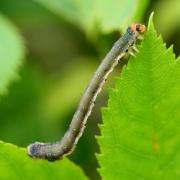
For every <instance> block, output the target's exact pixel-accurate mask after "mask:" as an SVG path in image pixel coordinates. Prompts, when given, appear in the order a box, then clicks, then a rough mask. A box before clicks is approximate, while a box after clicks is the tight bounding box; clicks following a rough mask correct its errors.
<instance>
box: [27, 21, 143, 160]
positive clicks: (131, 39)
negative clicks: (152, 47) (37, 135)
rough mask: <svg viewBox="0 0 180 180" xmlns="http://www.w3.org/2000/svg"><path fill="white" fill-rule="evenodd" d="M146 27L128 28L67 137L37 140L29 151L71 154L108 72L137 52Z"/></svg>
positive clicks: (94, 81)
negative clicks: (127, 56)
mask: <svg viewBox="0 0 180 180" xmlns="http://www.w3.org/2000/svg"><path fill="white" fill-rule="evenodd" d="M145 30H146V27H145V26H144V25H142V24H132V25H131V26H129V27H128V28H127V31H126V33H125V34H124V35H123V36H122V37H121V38H119V39H118V40H117V41H116V43H115V44H114V45H113V47H112V49H111V50H110V52H109V53H108V54H107V55H106V56H105V58H104V59H103V61H102V62H101V64H100V66H99V67H98V69H97V71H96V72H95V74H94V76H93V78H92V80H91V82H90V83H89V86H88V87H87V89H86V90H85V92H84V95H83V96H82V98H81V100H80V103H79V106H78V108H77V111H76V112H75V114H74V116H73V118H72V121H71V124H70V126H69V129H68V130H67V131H66V133H65V135H64V137H63V138H62V139H61V141H58V142H56V143H39V142H35V143H34V144H30V145H29V146H28V154H29V155H30V156H31V157H35V158H40V159H48V160H56V159H60V158H62V157H64V156H67V155H69V154H71V152H72V151H73V150H74V148H75V146H76V144H77V142H78V140H79V138H80V137H81V135H82V133H83V131H84V129H85V125H86V122H87V118H88V117H89V115H90V114H91V111H92V108H93V106H94V102H95V100H96V97H97V95H98V94H99V92H100V91H101V89H102V86H103V85H104V83H105V81H106V79H107V77H108V75H109V74H110V73H111V72H112V71H113V69H114V67H115V66H116V65H117V64H118V61H119V60H120V59H121V58H122V57H123V56H124V55H125V54H126V52H128V51H129V53H130V54H131V55H134V54H133V52H132V50H134V51H138V50H137V48H136V47H135V45H134V44H135V42H136V40H137V39H141V37H142V36H141V34H143V33H144V32H145Z"/></svg>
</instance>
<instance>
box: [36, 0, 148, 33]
mask: <svg viewBox="0 0 180 180" xmlns="http://www.w3.org/2000/svg"><path fill="white" fill-rule="evenodd" d="M35 1H37V2H40V3H41V4H43V5H45V6H46V7H47V8H49V9H50V10H52V11H53V12H55V13H56V14H58V15H60V16H64V17H65V18H66V19H67V20H69V21H71V22H72V23H74V24H76V25H79V26H80V27H81V28H82V29H83V30H85V31H86V32H87V33H88V34H89V33H95V32H96V31H97V28H99V30H100V31H102V32H104V33H109V32H112V31H115V30H118V31H119V30H122V29H123V28H124V27H127V25H129V24H130V23H131V22H132V21H140V20H141V18H142V16H143V14H144V12H145V9H146V7H147V4H148V2H149V0H144V1H140V0H137V1H134V0H128V1H127V0H119V1H117V0H112V1H109V0H98V1H96V0H78V1H74V0H35Z"/></svg>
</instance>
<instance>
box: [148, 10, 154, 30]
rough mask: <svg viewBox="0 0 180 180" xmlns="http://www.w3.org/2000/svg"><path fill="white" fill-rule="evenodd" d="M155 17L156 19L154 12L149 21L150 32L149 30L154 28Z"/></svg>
mask: <svg viewBox="0 0 180 180" xmlns="http://www.w3.org/2000/svg"><path fill="white" fill-rule="evenodd" d="M153 17H154V12H152V13H151V14H150V17H149V21H148V30H149V29H150V28H152V27H154V24H153Z"/></svg>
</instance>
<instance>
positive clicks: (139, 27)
mask: <svg viewBox="0 0 180 180" xmlns="http://www.w3.org/2000/svg"><path fill="white" fill-rule="evenodd" d="M130 27H131V29H132V30H133V31H137V32H139V33H144V32H145V31H146V26H145V25H144V24H138V23H135V24H132V25H131V26H130Z"/></svg>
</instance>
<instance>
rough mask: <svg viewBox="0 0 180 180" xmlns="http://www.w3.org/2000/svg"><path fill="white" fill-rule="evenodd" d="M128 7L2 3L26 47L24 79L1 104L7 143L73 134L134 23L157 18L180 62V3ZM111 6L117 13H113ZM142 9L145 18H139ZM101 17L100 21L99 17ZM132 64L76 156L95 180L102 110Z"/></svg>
mask: <svg viewBox="0 0 180 180" xmlns="http://www.w3.org/2000/svg"><path fill="white" fill-rule="evenodd" d="M97 1H98V0H97ZM126 1H127V2H128V3H129V4H128V5H127V6H125V4H123V2H124V1H123V0H119V1H117V0H112V1H110V0H109V1H107V0H106V1H102V0H101V1H99V2H98V4H99V5H101V3H102V4H103V5H104V11H100V10H101V9H98V8H97V9H96V8H95V7H97V6H98V5H97V6H94V7H93V6H91V5H92V3H90V2H91V1H88V0H86V1H80V0H79V1H73V0H62V1H61V0H59V6H60V7H61V8H59V9H58V8H57V9H55V7H56V4H55V7H50V6H49V5H48V3H49V2H51V1H48V0H46V1H45V2H47V3H44V4H45V5H44V4H43V3H42V2H43V1H42V0H37V1H31V0H13V1H12V0H0V12H1V13H2V14H3V15H5V16H6V17H7V18H9V20H10V21H11V22H12V23H14V25H15V26H16V27H17V28H18V29H19V31H20V33H21V35H22V36H23V38H24V42H25V48H26V57H25V59H24V63H23V65H22V66H21V68H20V70H19V74H20V78H19V79H18V81H15V82H13V83H11V85H10V86H9V89H8V93H6V95H4V96H1V99H0V139H1V140H3V141H5V142H10V143H14V144H17V145H18V146H23V147H26V146H27V145H28V144H30V143H32V142H34V141H43V142H49V141H50V142H53V141H56V140H59V139H60V138H61V137H62V136H63V134H64V132H65V131H66V129H67V128H68V126H69V123H70V121H71V118H72V116H73V113H74V111H75V110H76V107H77V105H78V102H79V99H80V97H81V95H82V93H83V91H84V89H85V87H86V85H87V84H88V82H89V80H90V79H91V77H92V75H93V72H94V71H95V70H96V68H97V67H98V64H99V63H100V62H101V60H102V58H103V57H104V56H105V54H106V53H107V52H108V51H109V49H110V47H111V46H112V44H113V42H114V41H115V40H116V39H117V38H118V37H119V36H120V34H121V32H122V31H124V30H125V29H126V27H127V24H128V23H131V22H133V21H134V20H136V21H140V22H144V23H145V24H146V23H147V20H148V18H149V14H150V13H151V12H152V11H154V12H155V17H154V21H155V26H156V28H157V30H158V32H159V33H161V34H162V36H163V38H164V40H165V41H166V42H167V45H168V46H169V45H170V44H174V52H175V54H176V55H179V52H180V35H179V34H180V28H179V27H180V21H179V18H180V1H179V0H171V1H168V0H157V1H155V0H154V1H148V0H146V1H140V2H139V4H140V5H139V4H138V3H137V2H136V1H133V0H126ZM57 2H58V0H54V1H52V2H51V3H57ZM74 2H76V6H75V5H74ZM92 2H94V1H92ZM109 3H110V4H111V5H112V6H108V4H109ZM136 3H137V6H139V8H138V7H137V9H136V11H137V12H138V13H136V14H135V15H134V16H133V17H132V16H130V15H131V13H134V10H133V7H134V4H135V5H136ZM121 4H122V5H121ZM105 5H107V6H105ZM118 5H121V6H118ZM132 6H133V7H132ZM141 6H142V7H141ZM48 7H50V8H48ZM57 7H58V6H57ZM98 7H101V6H98ZM115 7H116V10H118V8H119V11H122V10H123V12H125V13H124V14H123V15H122V18H124V19H128V20H126V21H124V20H123V19H122V20H121V19H120V22H121V21H122V24H120V23H119V21H118V20H119V18H121V17H119V16H118V15H119V14H118V13H111V12H113V11H115V10H114V9H113V8H115ZM54 12H55V13H54ZM115 12H116V11H115ZM96 16H98V17H101V18H99V19H98V18H94V17H96ZM108 18H109V19H108ZM94 19H95V20H94ZM99 22H101V24H100V25H99ZM118 23H119V24H118ZM126 62H127V61H126V59H124V60H123V61H122V62H121V63H120V65H119V66H118V67H117V68H116V70H115V72H114V74H113V75H111V77H110V78H109V80H108V82H107V84H106V86H105V88H104V89H103V92H102V93H101V94H100V96H99V97H98V99H97V102H96V106H95V108H94V110H93V113H92V115H91V117H90V118H89V120H88V123H87V128H86V130H85V133H84V135H83V136H82V138H81V140H80V141H79V143H78V147H77V148H76V150H75V151H74V153H73V154H72V155H71V156H70V157H69V158H70V159H71V160H72V161H74V162H75V163H76V164H78V165H80V166H81V167H82V168H83V169H84V171H85V173H86V174H87V175H88V176H89V177H91V179H99V175H98V173H97V171H96V168H97V167H98V164H97V161H96V158H95V153H97V152H99V149H98V145H97V143H96V140H95V135H97V134H99V133H100V132H99V130H98V123H101V114H100V108H101V107H102V106H106V104H107V97H108V96H107V92H108V91H107V90H108V89H109V88H110V87H113V84H114V81H115V79H116V78H115V76H117V75H119V74H120V71H121V67H122V65H123V64H125V63H126Z"/></svg>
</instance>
